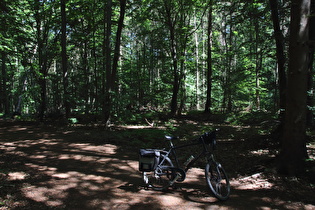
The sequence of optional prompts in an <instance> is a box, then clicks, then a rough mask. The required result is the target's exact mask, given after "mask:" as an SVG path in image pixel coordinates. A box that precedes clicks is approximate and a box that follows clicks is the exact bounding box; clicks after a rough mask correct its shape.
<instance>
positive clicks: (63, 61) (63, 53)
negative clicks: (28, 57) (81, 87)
mask: <svg viewBox="0 0 315 210" xmlns="http://www.w3.org/2000/svg"><path fill="white" fill-rule="evenodd" d="M60 4H61V66H62V78H63V97H64V108H65V113H66V119H68V118H69V115H70V103H69V90H68V86H69V81H68V58H67V31H66V29H67V19H66V0H61V1H60Z"/></svg>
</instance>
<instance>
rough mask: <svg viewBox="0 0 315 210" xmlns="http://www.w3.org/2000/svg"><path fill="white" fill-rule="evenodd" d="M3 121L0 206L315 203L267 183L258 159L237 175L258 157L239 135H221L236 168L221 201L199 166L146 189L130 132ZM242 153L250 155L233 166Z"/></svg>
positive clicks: (0, 132) (311, 206)
mask: <svg viewBox="0 0 315 210" xmlns="http://www.w3.org/2000/svg"><path fill="white" fill-rule="evenodd" d="M1 125H2V126H1V128H0V143H1V144H0V163H1V169H0V181H1V182H0V209H51V208H53V209H54V208H55V209H113V208H117V209H148V208H149V209H190V208H192V209H245V208H246V209H255V208H256V209H263V208H264V209H315V206H314V204H315V199H314V195H309V196H307V197H304V199H303V200H301V196H296V195H294V194H291V193H297V192H290V191H287V189H284V188H283V187H282V184H281V183H275V182H270V181H269V179H268V177H267V178H266V177H265V176H264V175H263V174H262V173H261V171H259V170H260V169H259V167H258V166H257V165H253V166H252V170H253V173H251V174H250V175H248V174H246V175H245V173H244V174H242V175H241V176H240V175H239V173H238V172H240V171H242V170H243V168H246V167H249V165H250V164H253V163H255V162H254V161H253V160H254V159H255V158H257V157H255V152H254V153H253V156H251V157H248V156H246V154H248V153H249V152H248V151H246V148H247V146H246V145H244V143H242V142H245V141H244V140H242V139H239V140H238V141H236V142H235V141H234V140H233V139H232V138H227V137H226V138H225V139H223V140H221V144H222V149H221V150H219V153H222V154H221V156H223V155H225V154H226V157H225V158H223V161H224V162H227V161H228V160H229V159H230V161H229V162H230V163H229V164H226V165H227V167H226V170H227V171H233V172H232V173H231V174H232V176H231V184H232V194H231V198H230V199H229V200H228V201H225V202H220V201H218V200H217V199H215V198H214V197H213V196H211V194H209V193H208V189H207V188H206V184H205V180H204V172H203V170H201V169H198V168H193V169H192V170H191V171H189V172H188V174H187V177H188V178H187V180H185V182H183V183H180V184H178V189H176V190H170V191H168V192H157V191H152V190H150V189H145V188H144V187H143V186H142V182H141V174H140V173H139V172H138V162H137V158H138V154H137V151H138V149H139V148H136V147H132V146H130V145H132V144H127V143H126V142H124V141H128V140H126V139H128V135H131V133H132V132H131V131H129V132H127V133H128V134H124V135H125V136H124V140H122V139H117V138H115V136H116V137H117V136H118V134H117V133H119V132H121V131H120V130H116V131H108V130H104V129H102V128H84V127H82V128H69V127H68V128H64V127H58V126H43V125H35V124H32V123H31V124H30V123H23V124H21V123H18V124H17V123H9V124H5V123H2V124H1ZM234 129H236V130H237V128H234ZM236 130H234V131H236ZM111 132H115V135H113V134H112V133H111ZM161 135H163V131H161ZM113 136H114V137H113ZM131 138H134V137H132V136H130V137H129V139H131ZM120 140H121V142H120ZM223 145H224V147H223ZM233 149H234V150H239V151H238V152H234V156H235V154H237V153H238V154H239V155H238V156H237V157H234V158H233V157H231V156H230V155H232V154H231V153H229V152H228V151H229V150H233ZM245 156H246V157H248V158H250V159H251V160H247V161H246V164H245V163H244V164H239V167H238V164H237V163H238V162H240V161H242V160H243V159H244V158H245ZM237 158H238V159H237ZM256 163H257V162H256ZM259 164H260V163H259V161H258V165H259ZM247 171H248V170H247ZM302 196H303V195H302Z"/></svg>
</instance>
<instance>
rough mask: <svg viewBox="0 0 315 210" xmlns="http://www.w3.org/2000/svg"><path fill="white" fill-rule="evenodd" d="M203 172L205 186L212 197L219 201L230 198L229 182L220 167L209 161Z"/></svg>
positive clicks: (218, 164)
mask: <svg viewBox="0 0 315 210" xmlns="http://www.w3.org/2000/svg"><path fill="white" fill-rule="evenodd" d="M205 170H206V173H205V175H206V180H207V184H208V186H209V188H210V190H211V192H212V193H213V195H214V196H215V197H216V198H218V199H219V200H227V199H228V198H229V196H230V182H229V178H228V177H227V175H226V173H225V171H224V169H223V167H222V165H221V164H220V163H217V162H214V161H210V162H208V163H207V165H206V168H205Z"/></svg>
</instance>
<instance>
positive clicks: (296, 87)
mask: <svg viewBox="0 0 315 210" xmlns="http://www.w3.org/2000/svg"><path fill="white" fill-rule="evenodd" d="M309 15H310V0H292V5H291V23H290V44H289V74H288V88H287V95H286V98H287V99H286V112H285V125H284V133H283V139H282V148H281V153H280V162H279V168H278V169H279V171H280V172H281V173H283V174H288V175H296V174H298V173H300V172H302V171H303V169H304V160H305V158H306V157H307V151H306V99H307V76H308V74H307V72H308V65H309V45H308V41H309V34H308V30H309Z"/></svg>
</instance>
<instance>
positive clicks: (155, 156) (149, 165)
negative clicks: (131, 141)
mask: <svg viewBox="0 0 315 210" xmlns="http://www.w3.org/2000/svg"><path fill="white" fill-rule="evenodd" d="M159 158H160V152H159V151H157V150H154V149H140V152H139V171H145V172H148V171H154V170H155V169H156V167H157V165H158V163H159Z"/></svg>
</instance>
